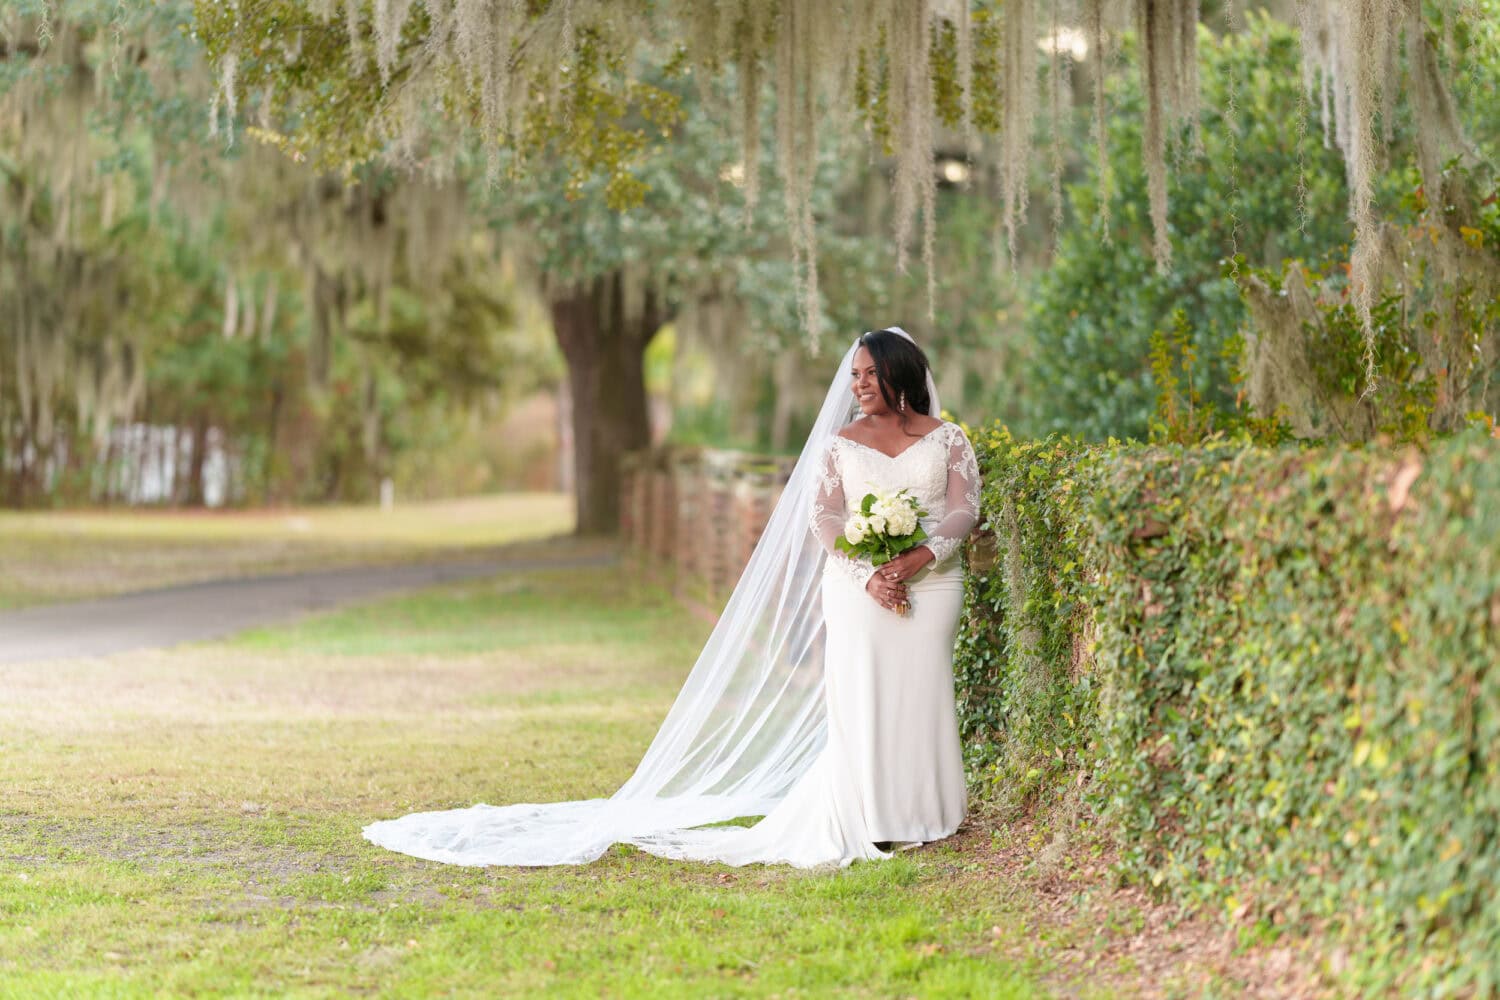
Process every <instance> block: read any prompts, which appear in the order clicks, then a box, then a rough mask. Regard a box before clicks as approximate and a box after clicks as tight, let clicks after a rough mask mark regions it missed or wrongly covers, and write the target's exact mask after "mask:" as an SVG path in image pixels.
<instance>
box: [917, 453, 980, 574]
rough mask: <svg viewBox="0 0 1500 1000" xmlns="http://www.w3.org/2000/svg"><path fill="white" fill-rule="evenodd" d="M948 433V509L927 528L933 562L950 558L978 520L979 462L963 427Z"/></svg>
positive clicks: (928, 545) (927, 543)
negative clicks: (936, 521)
mask: <svg viewBox="0 0 1500 1000" xmlns="http://www.w3.org/2000/svg"><path fill="white" fill-rule="evenodd" d="M950 426H951V427H952V430H951V431H949V433H948V512H947V513H946V514H945V515H943V519H942V520H941V521H939V522H938V523H937V524H936V525H934V526H933V527H932V528H931V529H929V530H928V532H927V542H926V543H925V544H926V545H927V547H928V548H929V549H931V550H932V555H933V560H932V561H933V564H934V565H936V564H937V563H940V562H942V561H943V560H944V559H947V558H948V557H949V556H951V555H952V554H953V553H954V552H956V551H957V550H958V547H959V546H960V545H962V544H963V540H964V538H966V537H967V536H968V534H969V532H971V531H973V530H974V525H976V524H978V523H979V462H978V460H977V459H975V457H974V448H973V446H972V445H970V444H969V438H968V436H967V435H965V434H964V432H963V428H961V427H959V426H958V425H957V424H952V425H950Z"/></svg>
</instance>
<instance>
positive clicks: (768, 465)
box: [620, 448, 795, 614]
mask: <svg viewBox="0 0 1500 1000" xmlns="http://www.w3.org/2000/svg"><path fill="white" fill-rule="evenodd" d="M793 464H795V459H793V458H775V457H770V456H766V455H755V454H750V453H747V452H738V451H721V450H716V449H710V448H657V449H652V450H650V451H643V452H636V453H633V454H630V455H627V456H625V459H624V462H623V463H622V472H621V475H622V476H623V482H622V490H621V504H620V531H621V535H622V536H623V538H624V542H625V547H626V551H627V553H628V554H629V556H630V557H631V558H634V559H635V560H637V561H638V562H639V564H640V565H641V566H642V567H643V568H644V569H645V570H646V571H647V572H648V573H650V575H651V576H653V577H654V578H655V579H657V580H659V581H660V582H663V583H665V584H667V585H669V586H670V587H671V588H672V591H673V593H674V594H676V596H677V597H678V598H679V599H682V600H684V601H687V602H689V603H690V604H693V605H696V606H697V607H698V608H699V609H700V610H703V611H705V612H707V613H710V614H717V613H718V611H719V609H720V608H722V607H723V604H724V601H725V600H726V599H728V597H729V594H730V591H732V590H733V589H734V585H735V583H736V581H738V580H739V577H740V572H741V571H742V570H743V569H744V568H745V564H746V563H747V562H749V560H750V553H751V552H752V551H753V550H754V549H755V543H756V541H757V540H758V539H759V538H760V533H761V531H762V530H764V528H765V526H766V521H768V520H769V519H770V517H771V509H772V508H773V507H775V506H776V501H777V500H778V499H779V498H780V496H781V491H782V489H783V488H784V487H785V485H786V481H787V477H788V476H790V475H791V473H792V466H793Z"/></svg>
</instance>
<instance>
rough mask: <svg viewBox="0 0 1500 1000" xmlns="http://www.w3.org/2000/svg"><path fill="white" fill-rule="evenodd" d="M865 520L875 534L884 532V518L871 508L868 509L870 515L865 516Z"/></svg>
mask: <svg viewBox="0 0 1500 1000" xmlns="http://www.w3.org/2000/svg"><path fill="white" fill-rule="evenodd" d="M865 521H866V522H867V523H868V524H869V525H870V530H871V531H873V532H874V533H875V534H877V535H883V534H885V518H884V517H882V516H881V515H879V514H876V513H875V512H874V509H873V508H872V509H871V511H870V516H869V517H867V518H865Z"/></svg>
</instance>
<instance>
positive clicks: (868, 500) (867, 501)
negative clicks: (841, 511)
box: [859, 493, 875, 517]
mask: <svg viewBox="0 0 1500 1000" xmlns="http://www.w3.org/2000/svg"><path fill="white" fill-rule="evenodd" d="M873 506H875V494H873V493H866V494H865V498H864V499H863V500H861V501H860V502H859V512H860V513H861V514H863V515H865V516H866V517H869V516H870V508H871V507H873Z"/></svg>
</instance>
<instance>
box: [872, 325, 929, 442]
mask: <svg viewBox="0 0 1500 1000" xmlns="http://www.w3.org/2000/svg"><path fill="white" fill-rule="evenodd" d="M859 343H860V346H861V347H863V348H865V349H866V350H867V351H869V352H870V360H872V361H874V362H875V374H876V376H878V379H879V382H880V395H881V397H882V398H884V399H885V405H886V406H889V407H890V408H891V412H893V413H897V414H900V416H901V423H902V424H903V425H904V424H905V423H906V420H907V417H908V415H909V414H911V413H926V412H927V411H928V410H929V409H930V408H931V406H932V397H931V396H929V395H928V394H927V369H928V365H927V355H925V354H923V353H922V349H921V348H920V347H918V346H917V345H916V344H914V343H912V342H911V341H910V340H907V339H906V338H905V337H903V336H901V334H899V333H893V332H891V331H890V330H875V331H873V332H871V333H867V334H865V335H864V336H862V337H860V338H859ZM903 394H904V395H905V396H906V406H907V409H906V411H905V412H902V410H901V397H902V395H903Z"/></svg>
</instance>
